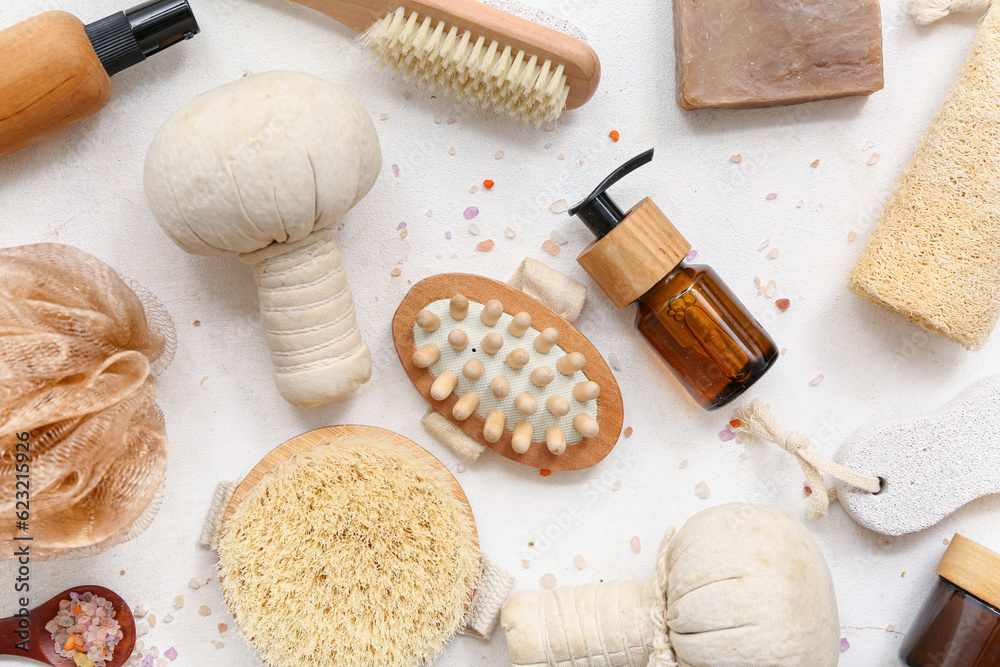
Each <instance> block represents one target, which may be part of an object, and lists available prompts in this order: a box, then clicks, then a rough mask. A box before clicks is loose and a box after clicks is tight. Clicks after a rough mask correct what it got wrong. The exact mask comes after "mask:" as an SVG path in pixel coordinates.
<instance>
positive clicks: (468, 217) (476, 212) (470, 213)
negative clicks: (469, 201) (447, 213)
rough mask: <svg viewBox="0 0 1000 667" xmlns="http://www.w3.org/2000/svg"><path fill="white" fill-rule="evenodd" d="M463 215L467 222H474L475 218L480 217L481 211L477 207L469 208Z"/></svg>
mask: <svg viewBox="0 0 1000 667" xmlns="http://www.w3.org/2000/svg"><path fill="white" fill-rule="evenodd" d="M462 215H463V216H465V219H466V220H472V219H473V218H474V217H476V216H477V215H479V209H478V208H476V207H475V206H470V207H469V208H467V209H465V211H464V212H463V213H462Z"/></svg>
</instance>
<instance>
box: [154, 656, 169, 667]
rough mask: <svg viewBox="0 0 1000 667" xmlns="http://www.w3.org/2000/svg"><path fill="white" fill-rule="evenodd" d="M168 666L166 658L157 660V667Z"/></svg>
mask: <svg viewBox="0 0 1000 667" xmlns="http://www.w3.org/2000/svg"><path fill="white" fill-rule="evenodd" d="M166 666H167V659H166V658H157V660H156V667H166Z"/></svg>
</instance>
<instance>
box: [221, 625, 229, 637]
mask: <svg viewBox="0 0 1000 667" xmlns="http://www.w3.org/2000/svg"><path fill="white" fill-rule="evenodd" d="M228 629H229V626H228V625H226V624H225V623H219V634H220V635H221V634H222V633H223V632H225V631H226V630H228Z"/></svg>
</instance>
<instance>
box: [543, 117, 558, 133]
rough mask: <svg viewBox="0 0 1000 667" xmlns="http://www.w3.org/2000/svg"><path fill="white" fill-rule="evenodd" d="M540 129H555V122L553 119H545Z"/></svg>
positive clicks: (547, 130) (549, 130)
mask: <svg viewBox="0 0 1000 667" xmlns="http://www.w3.org/2000/svg"><path fill="white" fill-rule="evenodd" d="M542 129H543V130H545V131H546V132H551V131H552V130H554V129H556V122H555V121H554V120H547V121H545V124H543V125H542Z"/></svg>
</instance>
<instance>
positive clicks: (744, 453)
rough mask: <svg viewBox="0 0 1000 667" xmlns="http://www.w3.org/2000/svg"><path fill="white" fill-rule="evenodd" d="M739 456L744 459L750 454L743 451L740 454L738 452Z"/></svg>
mask: <svg viewBox="0 0 1000 667" xmlns="http://www.w3.org/2000/svg"><path fill="white" fill-rule="evenodd" d="M740 458H741V459H743V460H744V461H746V460H747V459H748V458H750V455H749V454H747V453H746V452H743V453H742V454H740Z"/></svg>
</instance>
